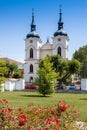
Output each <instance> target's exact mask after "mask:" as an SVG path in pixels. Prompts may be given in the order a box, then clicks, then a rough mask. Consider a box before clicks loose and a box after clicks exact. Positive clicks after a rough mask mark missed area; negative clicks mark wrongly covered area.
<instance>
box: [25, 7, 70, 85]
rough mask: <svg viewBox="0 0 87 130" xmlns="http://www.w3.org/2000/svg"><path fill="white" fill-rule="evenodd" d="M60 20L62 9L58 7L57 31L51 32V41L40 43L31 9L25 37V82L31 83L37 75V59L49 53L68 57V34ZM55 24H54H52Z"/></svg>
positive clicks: (64, 57) (63, 57)
mask: <svg viewBox="0 0 87 130" xmlns="http://www.w3.org/2000/svg"><path fill="white" fill-rule="evenodd" d="M63 24H64V23H63V21H62V10H61V8H60V12H59V21H58V27H57V31H56V32H54V33H53V36H52V43H50V42H49V40H47V42H46V43H45V44H43V43H42V40H41V38H40V35H39V34H37V32H36V24H35V20H34V12H33V11H32V21H31V25H30V32H29V33H28V34H27V35H26V38H25V67H24V79H25V84H26V85H28V84H32V82H33V81H34V79H35V77H37V74H36V73H37V68H38V63H39V59H42V58H44V57H45V56H47V55H49V56H51V55H57V54H58V55H60V56H61V57H62V59H68V42H69V37H68V34H67V33H66V32H65V31H64V28H63ZM54 26H55V25H54Z"/></svg>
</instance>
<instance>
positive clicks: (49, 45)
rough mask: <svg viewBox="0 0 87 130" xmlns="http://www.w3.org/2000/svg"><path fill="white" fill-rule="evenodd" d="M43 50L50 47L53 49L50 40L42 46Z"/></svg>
mask: <svg viewBox="0 0 87 130" xmlns="http://www.w3.org/2000/svg"><path fill="white" fill-rule="evenodd" d="M41 49H42V50H48V49H50V50H51V49H52V44H50V43H49V42H46V43H45V44H44V45H43V46H42V47H41Z"/></svg>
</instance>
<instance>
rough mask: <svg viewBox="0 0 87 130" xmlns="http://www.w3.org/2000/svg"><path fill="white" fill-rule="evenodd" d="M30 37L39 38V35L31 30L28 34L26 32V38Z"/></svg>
mask: <svg viewBox="0 0 87 130" xmlns="http://www.w3.org/2000/svg"><path fill="white" fill-rule="evenodd" d="M30 37H37V38H40V36H39V35H38V34H37V33H36V32H35V31H32V32H30V33H29V34H27V36H26V38H30Z"/></svg>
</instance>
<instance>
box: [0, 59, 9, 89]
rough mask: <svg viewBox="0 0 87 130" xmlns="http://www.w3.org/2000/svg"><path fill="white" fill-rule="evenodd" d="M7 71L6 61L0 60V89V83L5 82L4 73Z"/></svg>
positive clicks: (0, 84)
mask: <svg viewBox="0 0 87 130" xmlns="http://www.w3.org/2000/svg"><path fill="white" fill-rule="evenodd" d="M6 73H8V69H7V67H6V63H5V62H4V61H3V60H0V90H1V88H2V84H3V83H4V82H5V77H4V75H5V74H6Z"/></svg>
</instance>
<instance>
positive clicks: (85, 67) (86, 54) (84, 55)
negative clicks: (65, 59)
mask: <svg viewBox="0 0 87 130" xmlns="http://www.w3.org/2000/svg"><path fill="white" fill-rule="evenodd" d="M73 58H75V59H77V60H78V61H79V62H80V63H81V71H80V76H81V78H87V45H86V46H83V47H80V48H79V49H78V50H77V51H75V53H74V54H73Z"/></svg>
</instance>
